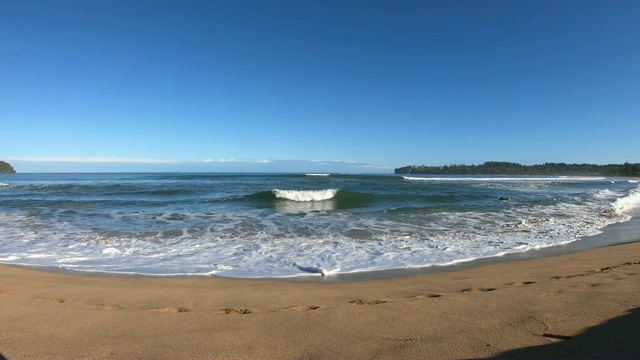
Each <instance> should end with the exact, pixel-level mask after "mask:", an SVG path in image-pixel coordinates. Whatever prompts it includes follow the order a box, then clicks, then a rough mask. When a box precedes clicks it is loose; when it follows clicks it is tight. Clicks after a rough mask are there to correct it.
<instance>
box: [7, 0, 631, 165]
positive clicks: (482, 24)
mask: <svg viewBox="0 0 640 360" xmlns="http://www.w3.org/2000/svg"><path fill="white" fill-rule="evenodd" d="M0 129H1V132H2V136H1V137H0V160H5V161H8V162H10V163H11V164H12V165H14V167H15V168H16V170H17V171H19V172H21V171H22V172H40V171H43V172H45V171H147V170H148V171H163V170H167V171H294V172H297V171H314V172H331V171H345V172H392V171H393V168H394V167H400V166H405V165H412V164H416V165H447V164H460V163H466V164H478V163H482V162H484V161H489V160H495V161H514V162H519V163H523V164H534V163H543V162H568V163H583V162H588V163H598V164H603V163H622V162H625V161H630V162H640V140H639V139H640V137H639V135H640V1H637V0H628V1H627V0H614V1H604V0H603V1H590V0H576V1H569V0H551V1H545V0H542V1H540V0H536V1H527V0H522V1H513V0H507V1H501V0H488V1H483V0H471V1H454V0H443V1H428V0H419V1H402V0H400V1H391V0H389V1H375V0H364V1H350V0H339V1H300V0H289V1H279V0H255V1H249V0H225V1H195V0H183V1H177V0H176V1H160V0H148V1H135V0H123V1H121V0H102V1H100V0H94V1H85V0H74V1H66V0H42V1H31V0H0Z"/></svg>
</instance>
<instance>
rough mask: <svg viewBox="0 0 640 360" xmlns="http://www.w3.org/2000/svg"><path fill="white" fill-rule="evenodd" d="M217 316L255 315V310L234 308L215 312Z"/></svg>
mask: <svg viewBox="0 0 640 360" xmlns="http://www.w3.org/2000/svg"><path fill="white" fill-rule="evenodd" d="M217 313H218V314H224V315H246V314H256V313H258V311H257V310H254V309H236V308H225V309H220V310H218V311H217Z"/></svg>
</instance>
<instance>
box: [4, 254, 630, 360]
mask: <svg viewBox="0 0 640 360" xmlns="http://www.w3.org/2000/svg"><path fill="white" fill-rule="evenodd" d="M638 324H640V243H639V242H635V243H630V244H624V245H617V246H609V247H605V248H599V249H593V250H589V251H584V252H579V253H573V254H568V255H560V256H554V257H548V258H540V259H532V260H523V261H516V262H510V263H504V264H494V265H485V266H480V267H472V268H466V269H463V270H459V271H452V272H444V273H432V274H423V275H415V276H410V277H403V278H396V279H385V280H371V281H359V282H330V281H326V282H304V281H302V282H300V281H295V282H292V281H281V280H278V281H273V280H239V279H222V278H158V277H156V278H153V277H103V276H80V275H68V274H59V273H50V272H43V271H38V270H32V269H25V268H19V267H12V266H0V354H1V356H0V359H1V358H3V357H4V358H6V359H470V358H498V359H510V358H513V359H524V358H560V359H603V358H616V359H637V358H640V341H638V339H640V326H638Z"/></svg>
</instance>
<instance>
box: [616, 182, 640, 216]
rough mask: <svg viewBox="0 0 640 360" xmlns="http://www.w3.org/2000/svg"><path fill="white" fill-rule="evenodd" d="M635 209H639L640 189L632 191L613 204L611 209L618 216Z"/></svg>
mask: <svg viewBox="0 0 640 360" xmlns="http://www.w3.org/2000/svg"><path fill="white" fill-rule="evenodd" d="M636 208H640V187H637V188H635V189H632V190H631V191H630V192H629V194H628V195H627V196H624V197H621V198H619V199H617V200H616V201H614V202H613V209H614V210H615V211H616V213H618V214H624V213H626V212H628V211H630V210H633V209H636Z"/></svg>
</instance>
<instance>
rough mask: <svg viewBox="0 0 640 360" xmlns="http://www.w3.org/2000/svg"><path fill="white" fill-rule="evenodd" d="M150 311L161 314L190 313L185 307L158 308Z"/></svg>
mask: <svg viewBox="0 0 640 360" xmlns="http://www.w3.org/2000/svg"><path fill="white" fill-rule="evenodd" d="M149 311H153V312H161V313H183V312H188V311H189V309H187V308H184V307H157V308H153V309H149Z"/></svg>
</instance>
